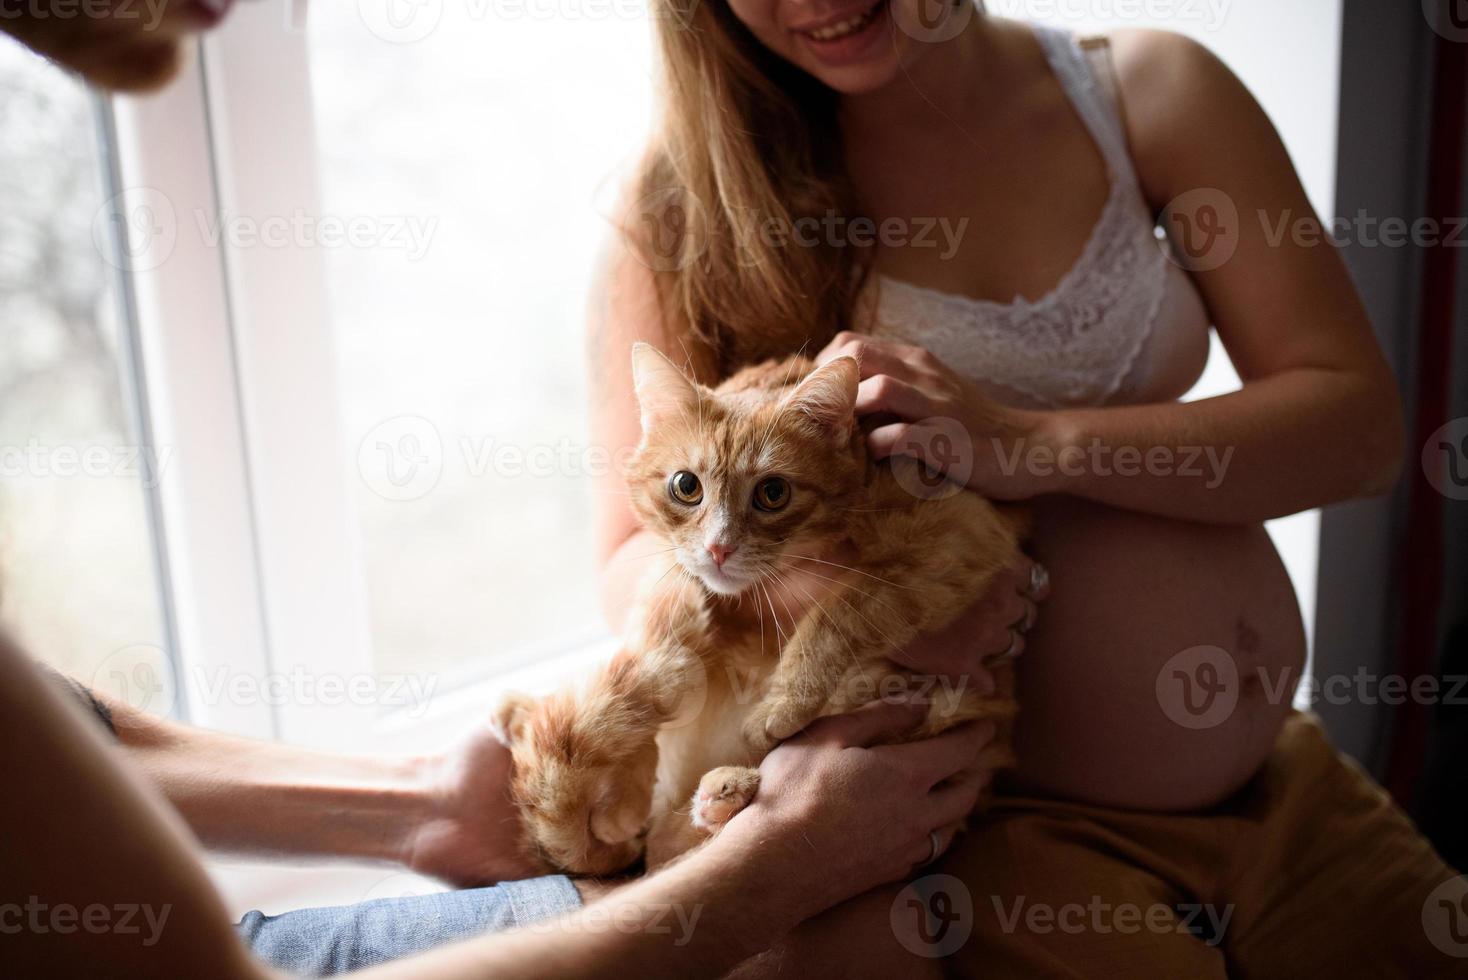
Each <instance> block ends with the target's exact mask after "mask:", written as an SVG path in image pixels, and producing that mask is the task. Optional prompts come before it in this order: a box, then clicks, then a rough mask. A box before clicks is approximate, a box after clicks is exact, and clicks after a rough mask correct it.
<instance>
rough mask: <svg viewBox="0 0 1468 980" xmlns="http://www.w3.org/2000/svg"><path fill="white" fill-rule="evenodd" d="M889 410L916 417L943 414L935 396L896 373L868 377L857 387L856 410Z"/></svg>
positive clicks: (867, 411) (857, 412) (864, 413)
mask: <svg viewBox="0 0 1468 980" xmlns="http://www.w3.org/2000/svg"><path fill="white" fill-rule="evenodd" d="M876 412H888V413H891V414H892V415H897V416H900V417H902V418H905V419H909V420H912V421H916V420H921V419H926V418H932V417H933V416H934V415H937V414H939V410H938V405H937V403H936V402H935V401H934V399H933V396H932V395H931V394H930V393H929V392H927V391H924V390H923V389H922V388H919V387H918V386H917V385H915V384H913V383H912V382H911V381H909V380H904V379H903V378H902V377H898V376H897V375H895V374H877V375H872V376H870V377H868V378H867V379H866V380H865V381H863V382H862V383H861V384H860V385H858V386H857V389H856V414H858V415H872V414H874V413H876Z"/></svg>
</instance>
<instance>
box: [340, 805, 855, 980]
mask: <svg viewBox="0 0 1468 980" xmlns="http://www.w3.org/2000/svg"><path fill="white" fill-rule="evenodd" d="M799 859H800V857H799V856H798V855H793V854H788V853H785V852H784V851H782V850H781V849H780V847H778V846H777V845H775V844H774V843H773V842H772V840H770V839H769V838H767V837H762V836H761V835H760V834H759V833H758V831H756V830H755V829H754V824H753V823H752V822H751V823H749V824H746V825H740V824H739V822H738V820H737V819H736V821H735V822H734V823H732V824H731V825H730V826H729V827H728V828H727V829H726V830H725V831H724V832H723V833H722V834H721V835H720V836H719V837H718V838H717V839H715V840H714V841H713V842H712V843H710V844H709V845H707V846H706V847H704V848H703V849H702V850H699V851H695V852H693V853H691V854H689V855H688V856H687V857H685V858H684V859H683V860H681V861H679V862H678V863H676V864H674V865H672V866H670V867H667V868H664V869H662V870H659V871H658V872H656V873H655V874H652V875H650V876H648V877H646V878H643V879H641V880H639V881H637V882H635V883H633V884H631V885H628V886H626V887H624V888H620V889H617V890H616V891H613V892H612V893H611V894H610V895H608V896H607V897H605V898H602V899H600V900H599V901H597V902H594V903H592V904H590V905H588V906H587V907H586V908H583V909H581V910H580V911H579V912H574V913H571V914H569V915H566V916H563V917H561V918H559V919H554V920H548V921H545V922H541V923H537V924H534V925H530V926H526V927H522V928H521V929H519V930H516V931H515V932H511V933H501V934H499V935H496V936H489V937H484V938H482V939H476V940H470V941H467V942H464V943H460V944H458V945H455V946H450V947H445V948H443V949H440V950H436V951H434V952H431V953H428V954H426V955H424V956H422V957H416V958H413V959H409V960H403V961H400V962H398V963H393V964H388V965H385V966H382V967H379V968H378V969H376V970H373V971H368V972H367V973H364V974H362V975H363V976H364V977H368V976H370V977H372V978H375V980H397V978H404V980H407V978H412V980H439V978H443V980H448V978H460V977H469V976H483V977H547V978H551V977H554V978H567V980H574V978H578V977H586V978H595V977H605V976H607V975H608V970H609V965H610V964H615V967H614V968H613V969H614V970H615V972H616V973H617V974H619V975H625V976H628V977H638V978H657V977H704V976H708V977H714V976H722V975H723V974H725V973H727V972H728V971H730V970H732V969H733V968H734V967H735V966H737V965H738V964H739V963H741V962H743V961H744V960H746V959H748V958H749V957H750V956H753V955H755V954H756V953H759V952H761V951H763V950H765V949H768V948H769V947H770V946H772V945H774V944H775V943H776V942H778V941H779V940H780V939H781V938H782V937H783V936H784V935H785V934H786V933H788V932H789V931H790V930H791V929H793V928H794V927H795V926H796V925H798V924H799V923H800V922H801V921H803V920H804V919H806V918H808V917H809V916H811V915H814V914H815V913H817V912H819V911H820V910H821V909H822V908H824V906H825V905H827V904H829V903H830V900H831V899H830V897H829V896H824V895H818V894H816V891H817V889H813V888H811V887H805V888H802V885H803V884H805V883H806V879H808V878H809V877H810V875H809V874H805V875H796V874H792V873H791V867H792V865H793V864H796V863H798V861H799Z"/></svg>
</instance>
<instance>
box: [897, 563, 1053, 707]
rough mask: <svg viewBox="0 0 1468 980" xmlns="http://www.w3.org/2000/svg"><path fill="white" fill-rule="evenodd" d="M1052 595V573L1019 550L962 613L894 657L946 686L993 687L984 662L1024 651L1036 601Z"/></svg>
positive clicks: (1036, 612) (1036, 609)
mask: <svg viewBox="0 0 1468 980" xmlns="http://www.w3.org/2000/svg"><path fill="white" fill-rule="evenodd" d="M1049 595H1050V577H1049V575H1048V574H1047V573H1046V572H1045V570H1044V568H1043V567H1041V566H1040V565H1039V564H1038V563H1037V562H1035V561H1034V560H1033V559H1031V558H1029V557H1028V556H1026V555H1020V556H1019V557H1018V558H1016V559H1015V561H1014V562H1013V564H1011V565H1010V566H1009V567H1008V568H1006V569H1004V570H1003V571H1001V572H999V573H998V574H997V575H995V576H994V578H993V579H992V580H991V581H990V582H989V585H988V587H987V588H986V589H985V590H984V592H983V594H982V595H980V596H979V598H978V601H976V602H975V603H974V604H973V605H972V606H970V607H969V608H968V610H967V611H965V612H964V613H963V615H961V616H959V617H958V619H956V620H954V621H953V622H952V623H951V624H949V625H948V626H947V627H946V628H944V629H941V630H939V631H938V632H936V633H929V634H927V635H925V636H920V637H918V638H917V639H916V640H914V641H913V642H912V643H909V644H908V645H907V647H906V648H905V649H902V650H898V651H897V652H896V653H893V654H892V655H891V656H892V659H893V660H894V661H896V662H897V663H899V664H901V665H902V666H904V667H906V668H908V669H909V670H912V671H915V672H916V673H918V674H921V675H924V676H928V677H936V678H937V679H938V682H939V683H941V684H945V685H948V686H949V689H950V690H959V689H960V688H963V689H967V688H974V689H976V690H977V691H978V692H979V693H980V694H991V693H993V691H994V678H993V676H992V675H991V674H990V673H989V671H988V670H986V669H985V668H984V662H985V661H986V660H990V659H992V658H995V657H1003V658H1006V659H1013V658H1014V657H1017V656H1019V655H1020V654H1021V653H1023V652H1024V649H1025V634H1026V633H1028V632H1029V631H1030V630H1031V629H1033V628H1034V626H1035V622H1036V619H1037V618H1038V616H1039V604H1040V603H1041V602H1044V601H1045V599H1046V598H1047V597H1048V596H1049Z"/></svg>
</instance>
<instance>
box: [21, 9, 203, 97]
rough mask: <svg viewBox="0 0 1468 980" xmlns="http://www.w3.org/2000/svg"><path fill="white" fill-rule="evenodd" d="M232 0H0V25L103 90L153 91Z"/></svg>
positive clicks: (23, 41)
mask: <svg viewBox="0 0 1468 980" xmlns="http://www.w3.org/2000/svg"><path fill="white" fill-rule="evenodd" d="M231 2H232V0H0V30H3V31H6V32H8V33H10V34H12V35H14V36H15V37H16V38H17V39H18V40H20V41H21V42H22V43H23V44H26V45H28V46H30V47H31V48H33V49H35V50H36V51H37V52H39V53H40V54H43V55H45V56H46V57H48V58H50V59H52V60H53V61H56V62H57V63H59V64H61V65H63V66H65V67H67V68H70V69H72V70H73V71H76V72H78V73H80V74H81V75H82V76H84V77H85V78H86V79H87V81H89V82H91V83H93V84H94V85H99V86H102V87H104V88H112V89H122V90H130V91H139V90H144V89H152V88H157V87H158V86H160V85H162V84H163V83H164V82H166V81H168V80H169V79H170V78H172V77H173V75H174V73H175V72H176V71H177V70H178V66H179V62H180V59H181V48H182V45H183V42H184V39H185V38H187V37H188V35H190V34H193V33H195V32H197V31H202V30H206V29H208V28H210V27H213V26H214V25H215V24H218V23H219V22H220V21H221V20H223V19H224V15H225V13H226V12H228V10H229V6H230V3H231Z"/></svg>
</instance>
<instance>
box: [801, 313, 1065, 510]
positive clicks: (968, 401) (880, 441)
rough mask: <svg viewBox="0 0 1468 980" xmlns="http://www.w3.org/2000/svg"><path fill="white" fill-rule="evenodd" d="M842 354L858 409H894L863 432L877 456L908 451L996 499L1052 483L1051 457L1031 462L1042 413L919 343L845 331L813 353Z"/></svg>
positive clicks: (823, 356) (820, 357)
mask: <svg viewBox="0 0 1468 980" xmlns="http://www.w3.org/2000/svg"><path fill="white" fill-rule="evenodd" d="M843 356H847V357H854V358H856V360H857V363H858V364H860V365H861V377H862V381H861V386H860V387H859V388H858V389H857V396H856V413H857V415H859V416H865V415H882V416H892V417H894V420H893V421H891V422H888V423H886V424H883V425H881V426H879V427H878V428H876V429H874V430H873V431H872V432H871V433H870V434H869V435H868V436H867V445H868V447H869V449H870V451H871V453H872V455H873V456H874V457H875V458H877V459H885V458H887V457H888V456H894V455H901V456H911V457H912V458H914V459H916V460H918V461H919V462H922V463H924V464H925V465H926V466H927V467H928V468H929V469H931V470H935V471H937V472H940V473H942V474H944V475H945V476H947V477H948V478H949V479H950V480H953V481H954V482H956V483H959V484H962V485H964V486H966V487H968V488H969V489H970V490H975V491H977V492H979V493H982V494H983V495H984V496H986V497H990V498H992V499H995V500H1024V499H1027V498H1029V497H1033V496H1035V495H1037V494H1041V493H1047V492H1050V491H1052V490H1055V489H1057V487H1056V485H1055V479H1054V475H1055V474H1057V473H1058V472H1059V471H1058V469H1056V468H1055V466H1054V465H1053V463H1054V460H1053V458H1052V459H1051V460H1050V464H1051V465H1049V466H1036V465H1030V460H1031V459H1032V457H1031V456H1030V453H1031V452H1032V451H1034V450H1036V449H1040V448H1042V442H1044V440H1042V438H1041V437H1042V434H1043V428H1042V423H1043V422H1044V421H1045V420H1046V417H1047V416H1046V414H1045V413H1043V412H1031V411H1025V410H1023V409H1016V408H1009V407H1007V406H1004V405H1001V404H999V403H998V402H996V401H994V400H993V399H992V398H989V397H987V396H985V395H984V394H983V393H981V392H980V391H979V390H978V389H977V388H976V387H975V386H974V385H973V384H972V383H971V382H969V381H968V380H967V379H965V378H963V377H962V376H960V375H959V374H958V373H957V372H955V371H954V370H953V369H952V368H950V367H948V365H946V364H944V363H943V362H942V361H940V360H939V359H938V358H936V357H934V356H933V355H932V354H930V353H929V352H928V351H926V350H924V349H922V348H921V347H912V346H909V345H907V344H899V343H896V342H895V341H891V340H886V339H883V338H880V337H869V336H866V335H865V334H857V333H851V332H849V331H843V332H841V333H839V334H837V335H836V337H835V339H833V340H832V341H831V342H830V343H829V344H827V345H826V347H825V349H824V350H822V351H821V352H820V353H819V354H817V355H816V360H817V361H819V362H820V363H822V364H824V363H825V362H826V361H829V360H831V359H832V358H836V357H843Z"/></svg>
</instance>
